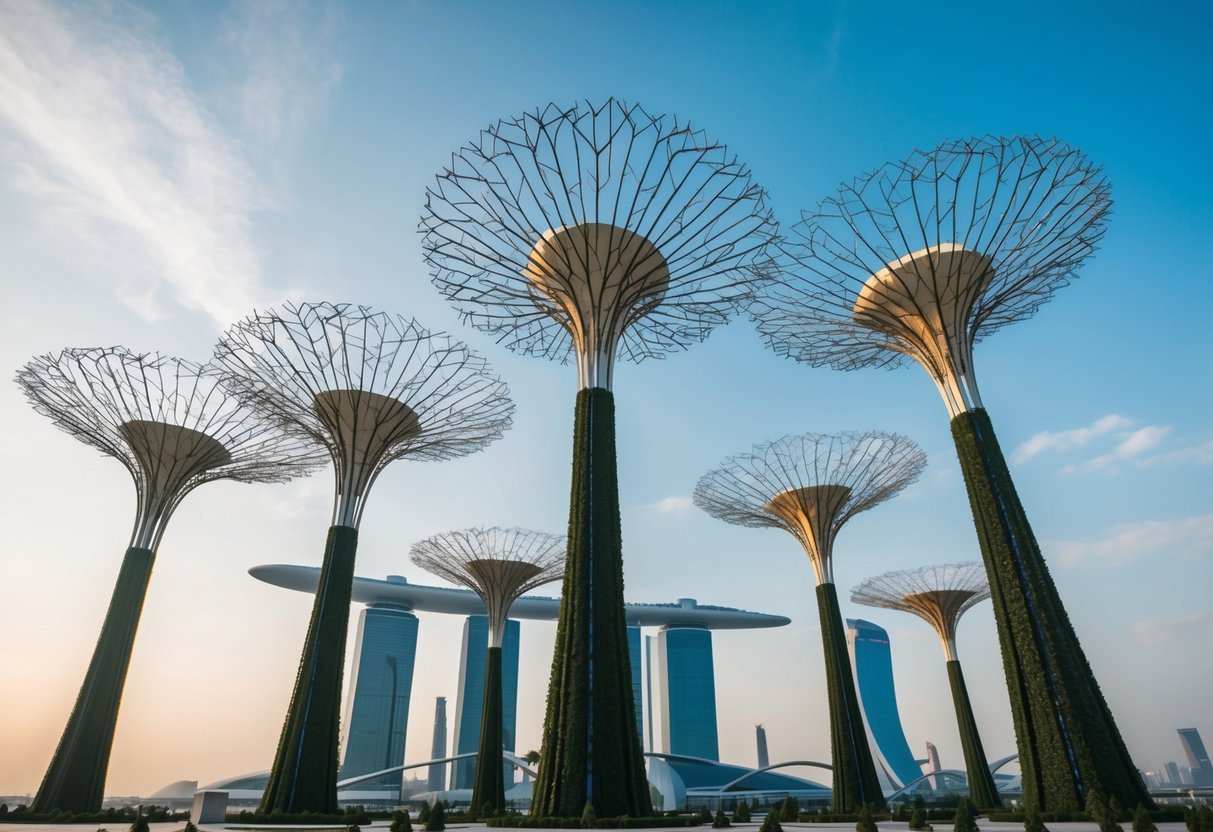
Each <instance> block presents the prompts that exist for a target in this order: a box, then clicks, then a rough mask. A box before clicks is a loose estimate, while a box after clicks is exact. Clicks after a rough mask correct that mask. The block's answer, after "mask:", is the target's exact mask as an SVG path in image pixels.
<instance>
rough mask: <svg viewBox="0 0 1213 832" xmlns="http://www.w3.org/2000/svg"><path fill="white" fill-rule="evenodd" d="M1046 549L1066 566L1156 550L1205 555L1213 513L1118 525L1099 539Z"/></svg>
mask: <svg viewBox="0 0 1213 832" xmlns="http://www.w3.org/2000/svg"><path fill="white" fill-rule="evenodd" d="M1047 550H1048V551H1052V552H1054V553H1055V554H1056V555H1057V557H1058V559H1059V560H1060V561H1061V563H1062V564H1064V565H1066V566H1078V565H1079V564H1082V563H1084V562H1089V561H1095V562H1099V563H1101V564H1117V563H1125V562H1128V561H1132V560H1137V559H1138V558H1141V557H1144V556H1145V555H1150V554H1156V553H1173V554H1179V555H1186V556H1191V555H1197V554H1202V553H1205V552H1209V551H1210V550H1213V514H1202V515H1197V516H1196V517H1185V518H1180V519H1178V520H1147V521H1144V522H1141V523H1131V524H1124V525H1119V526H1115V527H1113V528H1112V530H1111V533H1110V534H1109V535H1108V536H1107V537H1104V538H1102V539H1100V540H1083V541H1060V542H1052V543H1049V544H1047Z"/></svg>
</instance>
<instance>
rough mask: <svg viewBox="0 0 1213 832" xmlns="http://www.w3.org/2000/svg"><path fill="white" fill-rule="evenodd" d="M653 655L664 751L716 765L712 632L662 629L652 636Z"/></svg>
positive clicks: (678, 626)
mask: <svg viewBox="0 0 1213 832" xmlns="http://www.w3.org/2000/svg"><path fill="white" fill-rule="evenodd" d="M685 600H690V599H685ZM693 604H694V602H693V601H691V605H693ZM657 655H658V659H657V665H658V674H659V678H660V688H661V711H662V722H661V735H662V740H663V742H664V745H665V750H666V751H667V752H668V753H670V754H685V755H686V756H688V757H702V758H703V759H705V760H719V759H720V748H719V744H718V741H717V735H716V676H715V670H714V668H713V665H712V632H711V631H710V630H708V629H707V628H705V627H701V626H698V625H695V624H686V625H684V624H681V623H671V624H668V625H666V626H664V627H662V628H661V630H660V631H658V633H657Z"/></svg>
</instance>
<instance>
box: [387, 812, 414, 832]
mask: <svg viewBox="0 0 1213 832" xmlns="http://www.w3.org/2000/svg"><path fill="white" fill-rule="evenodd" d="M389 832H413V821H412V820H410V819H409V813H408V812H400V811H396V812H392V825H391V828H390V829H389Z"/></svg>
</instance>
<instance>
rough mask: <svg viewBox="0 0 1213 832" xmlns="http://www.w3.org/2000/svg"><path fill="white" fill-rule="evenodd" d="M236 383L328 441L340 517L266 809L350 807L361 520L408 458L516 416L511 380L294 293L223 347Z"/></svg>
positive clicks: (359, 310) (463, 351)
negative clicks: (346, 745) (349, 725)
mask: <svg viewBox="0 0 1213 832" xmlns="http://www.w3.org/2000/svg"><path fill="white" fill-rule="evenodd" d="M215 365H216V367H217V368H218V371H219V372H220V373H221V375H222V381H223V384H224V385H226V386H227V387H228V388H229V389H231V390H232V392H233V393H234V394H236V395H237V396H238V397H239V398H240V399H241V400H242V401H244V402H247V404H248V405H249V407H251V408H252V409H254V410H256V411H257V412H259V413H261V414H262V416H263V418H265V419H267V420H269V421H272V422H274V423H276V424H278V425H280V426H281V428H282V430H284V431H286V432H287V433H290V434H291V435H293V436H299V437H301V438H303V439H306V440H307V441H309V442H311V443H312V444H314V445H316V446H318V447H321V448H323V449H325V450H326V451H328V455H329V457H330V458H331V459H332V462H333V467H334V469H335V473H336V493H335V495H334V502H333V518H332V526H331V528H330V529H329V533H328V540H327V542H326V544H325V549H324V558H323V561H322V565H321V573H320V583H319V588H318V589H317V592H316V600H315V602H314V604H313V606H312V617H311V621H310V623H309V625H308V631H307V638H306V640H305V642H304V645H303V654H302V657H301V658H300V662H299V674H298V676H297V678H296V680H295V688H294V692H293V693H292V695H291V704H290V708H289V710H288V711H287V716H286V722H285V724H284V725H283V728H282V737H281V739H280V740H279V743H278V751H277V753H276V755H275V757H274V765H273V768H272V769H271V770H270V778H269V782H268V783H267V785H266V789H265V794H264V796H263V797H262V801H261V811H263V812H270V811H274V810H277V809H281V810H282V811H285V812H301V811H309V810H310V811H314V812H330V813H331V812H335V811H337V743H338V709H339V707H340V703H341V677H342V668H343V663H344V660H345V642H346V629H347V625H348V622H349V607H350V593H351V590H352V588H353V579H354V555H355V551H356V549H357V545H358V526H359V523H360V522H361V519H362V512H363V509H364V508H365V506H366V500H367V497H368V496H369V494H370V490H371V486H372V485H373V484H374V482H375V479H376V478H377V477H378V476H379V474H380V473H381V472H382V471H383V469H384V468H385V467H386V466H387V465H388V463H390V462H393V461H395V460H397V459H402V458H404V457H408V458H410V459H421V460H440V459H450V458H452V457H457V456H462V455H464V454H468V453H472V452H474V451H477V450H480V449H481V448H483V447H484V446H485V445H487V444H489V443H490V442H492V441H493V440H495V439H497V438H498V437H500V436H501V434H502V432H503V431H504V430H505V429H506V428H507V427H508V426H509V424H510V417H511V414H512V412H513V404H512V403H511V402H510V400H509V398H508V390H507V388H506V386H505V384H504V382H502V381H501V380H499V379H498V378H497V377H496V376H495V375H493V374H492V373H491V372H490V371H489V368H488V366H487V365H486V363H485V361H484V360H483V359H482V358H481V357H480V356H478V355H477V354H476V353H474V352H473V351H472V350H470V349H469V348H468V347H467V346H466V345H464V344H463V343H461V342H458V341H454V340H452V339H451V338H449V337H447V336H445V335H441V334H432V333H430V332H428V331H426V330H425V329H423V328H422V327H421V326H420V325H418V324H417V322H416V321H412V320H408V319H405V318H403V317H400V316H396V315H389V314H386V313H383V312H374V311H372V310H370V309H368V308H366V307H363V306H352V305H349V304H330V303H302V304H286V305H285V306H283V307H282V310H281V311H280V312H274V311H270V312H265V313H261V314H255V315H253V316H251V317H249V318H246V319H245V320H243V321H241V322H239V323H237V324H235V325H233V326H232V328H231V329H229V330H228V331H227V333H226V334H225V335H224V336H223V338H222V340H220V342H219V344H218V346H217V347H216V348H215Z"/></svg>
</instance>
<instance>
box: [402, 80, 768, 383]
mask: <svg viewBox="0 0 1213 832" xmlns="http://www.w3.org/2000/svg"><path fill="white" fill-rule="evenodd" d="M420 230H421V232H422V234H423V235H424V239H423V248H424V251H425V258H426V261H427V262H428V263H429V264H430V267H431V268H432V270H433V274H434V282H435V284H436V285H437V286H438V288H439V289H440V290H441V291H442V293H443V294H444V295H445V296H446V297H447V298H448V299H449V300H450V301H451V302H452V303H454V304H455V306H456V307H457V308H458V309H459V310H460V311H461V312H462V314H463V316H464V318H465V319H466V320H468V321H469V322H470V323H472V324H473V325H474V326H476V327H478V328H480V329H483V330H486V331H488V332H492V333H495V334H497V335H498V336H499V340H501V341H502V342H504V343H505V345H506V346H507V347H509V348H510V349H512V350H516V351H518V352H522V353H525V354H534V355H541V356H544V357H547V358H555V359H559V360H562V361H567V360H568V356H569V353H570V352H574V353H575V354H576V359H577V362H578V373H579V377H580V381H581V386H582V387H583V388H584V387H604V388H607V389H609V388H610V385H611V374H612V369H613V363H614V360H615V357H616V355H617V354H619V353H622V354H623V355H624V356H626V357H627V358H629V359H631V360H633V361H640V360H642V359H644V358H648V357H661V356H663V355H664V354H666V353H669V352H672V351H675V350H678V349H682V348H685V347H686V346H688V345H689V344H691V343H693V342H695V341H700V340H702V339H703V338H705V337H706V336H707V334H708V333H709V332H710V331H711V330H712V328H713V327H715V326H717V325H719V324H722V323H724V322H725V321H726V320H727V319H728V318H729V316H730V315H731V314H732V312H733V311H734V310H735V309H736V307H737V306H738V305H739V304H740V303H743V302H746V301H748V299H749V298H750V295H751V293H752V290H753V286H754V284H755V283H757V282H760V281H761V280H764V279H766V277H767V275H768V274H770V273H771V271H772V260H771V258H770V256H769V255H768V253H767V248H768V245H769V244H770V243H771V242H772V240H773V239H774V237H775V233H776V226H775V222H774V220H773V218H772V216H771V212H770V210H769V209H768V208H767V207H766V205H765V194H764V192H763V190H762V189H761V188H760V187H759V186H758V185H755V184H754V183H752V182H751V181H750V172H749V170H748V169H747V168H745V167H744V166H743V165H742V164H741V163H740V162H738V161H737V160H736V158H735V157H733V156H730V155H729V153H728V150H727V149H726V148H725V146H724V145H722V144H719V143H717V142H714V141H711V140H709V139H708V138H707V137H706V136H705V135H704V134H703V133H702V132H700V131H696V130H692V129H691V128H690V127H689V126H686V125H680V124H678V122H677V121H675V120H671V119H667V118H665V117H663V116H654V115H650V114H649V113H647V112H645V111H644V110H643V109H642V108H641V107H639V106H638V105H635V104H627V103H625V102H622V101H618V100H616V99H614V98H612V99H608V100H607V101H606V102H605V103H604V104H603V105H601V106H599V107H594V106H592V105H590V104H588V103H586V104H584V105H574V106H573V107H570V108H559V107H556V106H555V105H548V106H547V107H545V108H543V109H542V110H536V111H534V112H532V113H526V114H524V115H522V116H519V117H517V118H514V119H507V120H503V121H501V122H499V123H497V124H496V125H494V126H492V127H490V128H488V129H487V130H485V131H483V132H482V133H481V134H480V137H479V138H478V139H477V140H476V141H474V142H472V143H470V144H468V145H467V146H465V147H464V148H462V149H461V150H460V151H459V152H458V153H456V154H454V156H453V157H452V159H451V164H450V166H449V167H448V168H447V169H446V170H444V171H443V172H442V173H440V174H439V175H438V181H437V183H436V184H435V185H434V186H432V187H431V188H429V190H428V191H427V199H426V207H425V212H424V214H423V216H422V218H421V224H420Z"/></svg>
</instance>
